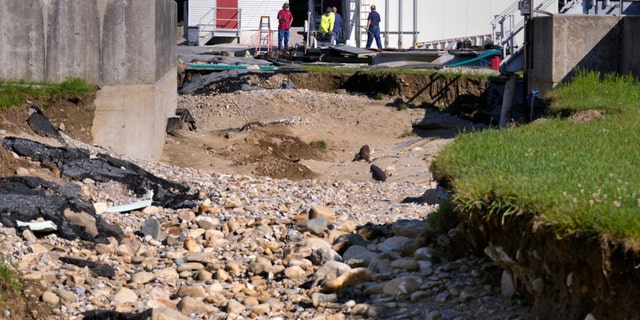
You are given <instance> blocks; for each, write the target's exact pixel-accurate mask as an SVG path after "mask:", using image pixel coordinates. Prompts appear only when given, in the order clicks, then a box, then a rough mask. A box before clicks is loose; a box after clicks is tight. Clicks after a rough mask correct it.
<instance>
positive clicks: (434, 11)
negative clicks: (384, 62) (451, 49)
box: [365, 0, 558, 48]
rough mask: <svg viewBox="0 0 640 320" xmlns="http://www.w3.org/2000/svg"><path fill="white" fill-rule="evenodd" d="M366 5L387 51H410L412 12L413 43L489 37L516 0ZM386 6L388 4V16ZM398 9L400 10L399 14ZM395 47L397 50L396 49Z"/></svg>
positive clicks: (380, 0)
mask: <svg viewBox="0 0 640 320" xmlns="http://www.w3.org/2000/svg"><path fill="white" fill-rule="evenodd" d="M369 2H370V3H371V4H375V5H376V7H377V9H376V10H377V11H378V13H380V15H381V17H382V23H381V26H380V27H381V32H382V33H383V35H382V36H383V37H384V32H385V31H387V30H388V31H389V35H388V46H389V47H390V48H410V47H411V46H412V45H413V42H414V36H413V35H412V34H410V33H405V32H409V31H413V29H414V27H413V26H414V15H413V12H414V11H415V12H416V13H417V15H416V22H415V24H416V26H417V28H416V30H417V32H418V33H417V36H416V40H417V42H425V41H433V40H441V39H448V38H457V37H466V36H474V35H481V34H491V33H492V27H491V20H493V18H494V16H495V15H498V14H500V13H502V12H503V11H504V10H505V9H506V8H507V7H509V6H510V5H512V4H514V3H515V2H516V0H429V1H424V0H417V1H414V0H370V1H369ZM414 2H415V5H416V7H415V9H414ZM387 3H388V4H389V9H388V12H387V9H386V5H387ZM400 4H401V6H400ZM557 7H558V4H557V1H556V2H555V3H553V4H551V5H550V7H549V8H548V9H547V11H550V12H551V13H555V12H557V11H558V9H557ZM400 8H402V9H401V10H400ZM399 13H402V14H399ZM513 18H514V19H521V18H522V16H521V15H520V13H519V11H518V12H516V13H515V14H514V16H513ZM399 28H401V30H402V31H403V36H402V39H401V42H398V35H397V33H398V30H399ZM365 40H366V39H365ZM384 41H385V40H384V39H383V42H384ZM519 42H522V40H519ZM399 43H401V46H398V44H399Z"/></svg>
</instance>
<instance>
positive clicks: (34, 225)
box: [16, 220, 58, 232]
mask: <svg viewBox="0 0 640 320" xmlns="http://www.w3.org/2000/svg"><path fill="white" fill-rule="evenodd" d="M16 225H17V226H18V227H29V229H30V230H31V231H39V232H50V231H56V230H58V226H56V224H55V223H53V221H50V220H45V221H36V220H31V221H29V222H23V221H20V220H16Z"/></svg>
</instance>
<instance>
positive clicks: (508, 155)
mask: <svg viewBox="0 0 640 320" xmlns="http://www.w3.org/2000/svg"><path fill="white" fill-rule="evenodd" d="M598 77H599V75H598ZM614 87H615V88H614ZM603 90H604V91H603ZM639 91H640V85H638V83H637V82H635V81H633V80H632V79H630V78H625V77H621V76H610V75H608V76H604V77H602V80H600V79H599V78H594V74H593V73H590V72H582V73H579V75H578V77H577V78H576V79H575V81H574V82H572V83H570V84H567V85H563V86H562V87H561V88H558V90H557V91H555V90H554V92H553V94H551V96H552V97H553V99H552V100H551V103H552V107H551V108H552V109H554V108H555V109H554V110H565V111H567V110H569V108H571V107H572V106H576V107H575V109H574V110H585V109H589V108H591V107H593V108H598V109H600V110H604V111H605V113H606V114H607V115H606V116H605V117H603V118H600V119H596V120H592V121H589V122H574V121H569V120H567V119H563V118H560V117H555V118H551V119H547V120H545V121H540V122H536V123H533V124H530V125H526V126H521V127H518V128H516V129H510V130H506V129H504V130H486V131H483V132H472V133H468V134H464V135H461V136H459V137H457V138H456V141H455V143H454V144H452V145H451V146H449V147H446V148H445V149H444V150H442V151H441V152H440V153H439V154H438V156H437V157H436V160H435V162H434V164H433V167H432V170H433V172H434V174H435V175H436V177H438V178H439V179H445V180H447V181H449V183H450V186H451V189H452V200H451V204H450V206H451V207H452V208H453V209H454V210H455V211H457V212H466V213H470V214H475V213H478V212H481V214H482V215H485V216H491V215H496V214H498V215H503V216H504V215H509V214H515V213H530V214H533V215H535V217H536V222H539V223H543V224H545V225H549V226H551V227H553V228H554V229H555V230H556V232H557V233H558V234H560V235H566V234H575V233H577V232H581V233H586V234H591V235H594V236H602V237H608V238H611V239H615V240H619V241H622V242H624V243H625V244H626V245H628V246H629V247H633V248H640V214H639V212H640V175H639V174H636V172H637V165H638V163H640V148H638V146H637V142H638V141H640V130H638V128H637V124H638V122H640V108H637V107H638V101H640V100H638V99H637V98H635V100H633V99H631V100H623V101H626V102H622V103H621V102H619V101H617V100H616V101H610V102H607V101H606V100H601V101H596V102H593V103H592V104H587V103H585V102H582V101H580V100H583V99H585V98H586V99H588V98H587V97H590V95H591V94H593V93H594V92H596V93H597V92H609V93H610V95H609V97H614V99H627V96H631V97H634V96H635V95H637V94H638V92H639ZM556 103H560V104H561V105H560V106H558V105H555V104H556ZM590 106H591V107H590Z"/></svg>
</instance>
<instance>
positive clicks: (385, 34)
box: [382, 0, 389, 48]
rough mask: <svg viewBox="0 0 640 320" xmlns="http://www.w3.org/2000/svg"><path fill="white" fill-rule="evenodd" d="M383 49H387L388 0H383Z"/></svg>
mask: <svg viewBox="0 0 640 320" xmlns="http://www.w3.org/2000/svg"><path fill="white" fill-rule="evenodd" d="M384 14H385V16H386V17H382V19H383V20H384V47H385V48H387V47H389V0H384Z"/></svg>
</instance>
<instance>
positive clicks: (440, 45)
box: [413, 34, 491, 50]
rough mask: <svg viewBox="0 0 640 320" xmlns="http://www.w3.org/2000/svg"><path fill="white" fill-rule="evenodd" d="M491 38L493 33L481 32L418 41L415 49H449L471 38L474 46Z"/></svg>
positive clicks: (414, 45) (414, 46)
mask: <svg viewBox="0 0 640 320" xmlns="http://www.w3.org/2000/svg"><path fill="white" fill-rule="evenodd" d="M487 39H491V34H479V35H475V36H464V37H454V38H447V39H439V40H431V41H422V42H416V43H414V44H413V48H414V49H432V50H447V49H453V48H454V47H455V45H456V44H457V43H458V42H461V41H465V40H469V41H471V44H472V45H474V46H479V45H482V44H483V43H484V41H485V40H487Z"/></svg>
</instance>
